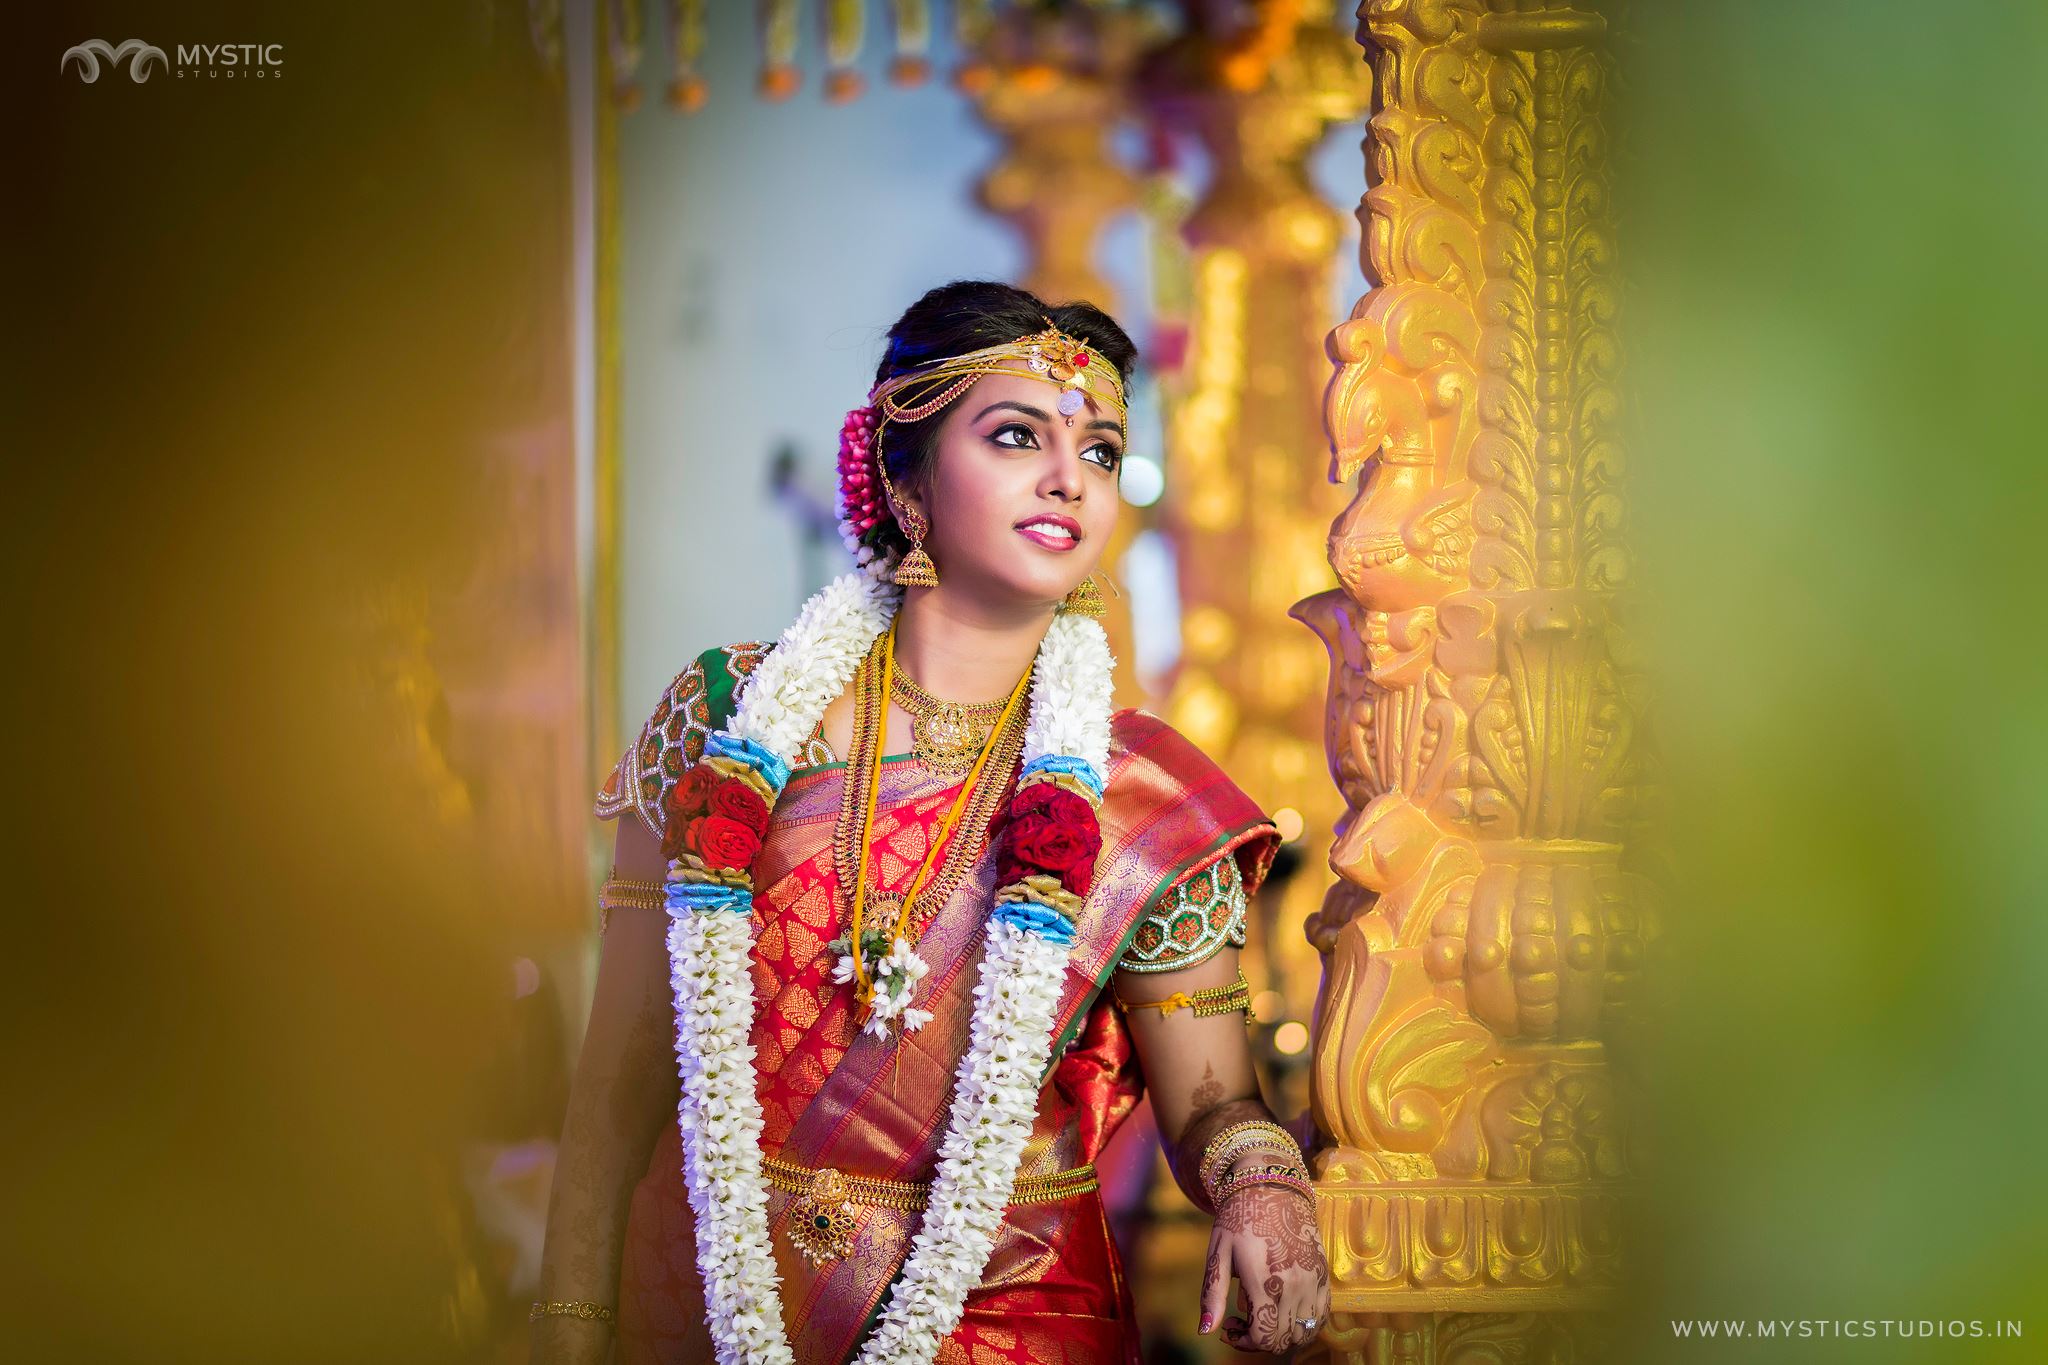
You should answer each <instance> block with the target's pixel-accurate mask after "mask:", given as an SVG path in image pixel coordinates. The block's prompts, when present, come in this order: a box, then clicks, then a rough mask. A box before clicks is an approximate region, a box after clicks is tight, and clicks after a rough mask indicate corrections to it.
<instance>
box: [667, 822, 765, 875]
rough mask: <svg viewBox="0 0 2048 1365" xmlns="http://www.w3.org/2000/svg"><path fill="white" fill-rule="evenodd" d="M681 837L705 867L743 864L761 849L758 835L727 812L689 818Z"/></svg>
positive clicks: (749, 862) (746, 865) (725, 866)
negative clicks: (694, 818) (690, 819)
mask: <svg viewBox="0 0 2048 1365" xmlns="http://www.w3.org/2000/svg"><path fill="white" fill-rule="evenodd" d="M683 839H684V842H685V843H686V844H688V845H689V849H690V852H692V853H694V854H696V855H697V856H698V857H699V858H702V859H703V860H704V866H706V867H708V868H745V867H748V866H751V865H752V863H753V861H754V855H755V854H756V853H759V852H760V851H761V836H760V835H758V834H756V833H755V832H754V831H753V830H751V829H749V828H748V827H747V826H746V825H744V824H742V823H740V822H739V821H738V820H735V819H733V818H732V817H731V816H729V815H706V816H702V817H700V818H698V819H696V820H693V821H692V822H690V824H689V826H688V829H687V832H686V833H685V834H684V836H683Z"/></svg>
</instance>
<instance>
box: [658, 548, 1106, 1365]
mask: <svg viewBox="0 0 2048 1365" xmlns="http://www.w3.org/2000/svg"><path fill="white" fill-rule="evenodd" d="M898 601H899V598H898V597H897V595H896V594H894V593H893V592H892V591H890V590H889V589H888V587H887V586H886V585H884V584H882V583H881V582H879V581H878V580H877V579H876V578H875V577H874V576H873V575H872V574H871V573H869V572H866V571H864V570H856V571H855V572H853V573H850V574H847V575H844V576H842V577H840V578H838V579H836V580H834V581H833V582H832V583H830V584H828V585H827V586H826V587H825V588H823V589H821V590H820V591H819V592H818V593H817V594H816V595H814V596H813V597H812V598H811V600H810V601H809V602H807V603H805V604H804V609H803V611H802V612H801V613H800V614H799V616H798V618H797V620H796V622H795V624H793V625H792V626H791V627H790V628H789V629H788V630H787V631H785V632H784V633H783V635H782V638H781V639H780V640H779V641H778V642H777V644H776V647H775V649H774V650H773V651H772V652H771V653H770V654H769V655H768V657H767V658H766V659H764V660H763V661H762V662H761V665H760V666H759V667H758V668H756V669H755V670H754V673H753V675H752V677H751V678H750V679H749V680H748V681H747V683H746V684H745V686H744V687H743V688H742V691H741V697H740V702H739V706H738V708H737V709H736V711H735V713H734V717H733V721H732V724H731V726H730V728H729V729H728V731H726V732H725V734H726V736H729V737H730V738H731V739H732V740H733V741H734V742H735V743H736V744H744V743H749V742H751V743H752V744H754V745H758V746H759V747H760V748H761V749H763V750H765V751H766V752H767V753H768V754H769V755H772V760H771V761H770V762H769V764H768V766H769V767H770V768H771V769H772V767H773V762H774V761H780V762H781V763H782V764H784V765H785V769H784V774H783V777H784V778H785V779H786V772H787V769H786V765H787V764H789V763H791V762H793V761H794V760H795V758H796V755H797V751H798V749H799V748H800V747H801V745H802V744H803V743H804V742H805V741H806V740H808V738H809V737H810V734H811V731H812V730H813V729H814V728H815V727H816V725H817V723H818V721H819V719H820V718H821V717H822V716H823V714H824V709H825V706H826V705H827V703H829V702H830V701H831V699H832V698H833V697H834V696H836V695H838V693H839V692H840V691H841V690H843V689H844V687H845V686H846V684H847V682H848V681H850V680H851V678H852V676H853V672H854V669H855V668H856V667H857V666H858V665H859V662H860V659H861V658H862V657H864V656H865V655H866V653H867V650H868V647H869V646H870V645H872V644H873V643H874V640H875V637H876V636H878V635H879V634H880V633H881V632H882V631H883V630H886V629H887V628H888V624H889V620H890V618H891V616H893V614H894V612H895V609H896V606H897V603H898ZM1034 667H1035V669H1036V677H1035V678H1034V680H1033V685H1032V693H1031V710H1030V715H1029V719H1028V722H1027V725H1026V729H1025V758H1026V760H1027V763H1028V762H1029V760H1031V759H1048V760H1055V761H1069V762H1075V763H1082V764H1085V765H1086V766H1087V768H1088V770H1089V775H1090V776H1092V777H1093V778H1094V784H1093V785H1094V789H1095V790H1096V791H1100V790H1101V786H1102V781H1103V779H1104V778H1105V777H1106V775H1107V771H1108V761H1109V715H1110V668H1111V659H1110V654H1109V645H1108V640H1107V638H1106V637H1104V635H1103V634H1102V629H1101V627H1100V626H1098V625H1096V624H1095V622H1093V621H1090V620H1086V619H1085V618H1077V617H1058V618H1055V620H1054V622H1053V624H1052V626H1051V627H1050V628H1049V629H1048V630H1047V632H1046V636H1045V639H1044V641H1043V642H1041V644H1040V645H1039V650H1038V655H1037V659H1036V662H1035V665H1034ZM720 740H721V736H714V737H713V740H712V743H711V746H710V747H711V749H712V750H713V751H718V750H720V747H721V746H720ZM756 770H757V771H759V770H760V769H759V768H757V769H756ZM771 785H775V786H778V787H779V785H780V781H779V780H776V779H772V778H771ZM670 872H671V878H670V880H671V887H670V896H669V903H670V906H671V909H670V912H669V913H670V914H671V916H673V917H674V918H673V920H672V923H671V925H670V929H669V940H668V941H669V956H670V965H671V973H670V977H671V985H672V987H673V989H674V991H675V1000H676V1057H677V1066H678V1073H679V1074H680V1076H681V1077H682V1080H683V1086H682V1097H681V1099H680V1101H679V1102H678V1107H677V1121H678V1125H679V1127H680V1128H681V1131H682V1138H683V1147H684V1153H685V1161H684V1173H685V1177H686V1180H687V1182H688V1186H689V1191H690V1205H691V1207H692V1209H693V1210H695V1211H696V1214H697V1228H698V1236H697V1265H698V1270H699V1272H700V1273H701V1274H702V1275H703V1278H704V1282H705V1302H706V1305H707V1308H708V1318H709V1326H710V1329H711V1335H712V1339H713V1341H714V1342H715V1343H716V1345H717V1349H718V1358H719V1360H720V1361H721V1362H723V1363H724V1365H739V1363H740V1362H754V1363H756V1365H784V1362H788V1361H790V1360H791V1359H792V1358H793V1357H792V1353H791V1351H790V1347H789V1343H788V1341H787V1339H786V1337H785V1335H784V1333H783V1331H782V1303H781V1294H780V1289H779V1286H778V1283H777V1276H776V1270H775V1258H774V1248H773V1246H772V1245H771V1243H770V1241H769V1232H768V1220H767V1185H766V1180H765V1177H764V1176H763V1174H762V1160H761V1148H760V1135H761V1132H762V1128H763V1120H762V1116H761V1105H760V1095H759V1090H758V1084H759V1082H758V1077H757V1076H756V1073H755V1068H754V1051H753V1047H752V1044H751V1043H750V1041H749V1038H748V1034H749V1030H750V1029H751V1027H752V1020H753V984H752V979H751V975H750V972H749V970H748V957H749V954H750V952H751V950H752V946H753V926H752V920H751V916H750V914H749V913H747V912H748V911H750V909H751V902H750V899H747V898H744V897H746V896H748V895H749V894H750V893H739V897H738V898H734V899H725V900H721V899H718V894H717V893H715V892H714V893H712V895H711V897H710V898H709V899H706V898H704V893H703V892H702V889H701V888H697V889H695V890H690V889H688V888H679V887H678V885H677V879H676V873H677V866H675V865H672V866H671V869H670ZM692 896H695V897H697V899H695V900H693V899H691V897H692ZM707 907H708V908H707ZM1017 910H1018V907H1015V906H1009V905H998V906H996V907H995V908H994V911H993V913H992V917H991V920H990V923H989V925H988V931H987V940H986V946H985V948H984V955H983V960H982V964H981V977H980V980H979V982H978V983H977V984H976V986H975V990H974V994H975V1007H974V1015H973V1020H972V1023H971V1025H970V1032H969V1039H968V1047H967V1051H966V1054H965V1055H964V1056H963V1057H962V1058H961V1061H960V1065H959V1068H958V1069H957V1071H956V1072H955V1084H954V1094H953V1102H952V1112H951V1114H950V1116H949V1118H948V1121H947V1126H946V1132H945V1135H944V1137H943V1138H942V1140H941V1142H940V1145H939V1163H938V1169H937V1171H936V1173H935V1175H934V1177H933V1180H932V1192H931V1197H930V1199H929V1201H928V1204H927V1207H926V1211H925V1215H924V1218H923V1221H922V1222H921V1223H920V1225H919V1230H918V1233H917V1236H916V1238H915V1239H914V1240H913V1242H912V1244H911V1249H910V1254H909V1256H908V1257H907V1258H906V1260H905V1262H904V1266H903V1271H902V1275H901V1278H900V1279H899V1281H898V1283H897V1285H896V1288H895V1292H894V1293H893V1294H892V1296H891V1298H890V1300H889V1305H888V1307H887V1308H886V1309H885V1310H884V1312H883V1314H882V1318H881V1321H880V1322H879V1323H877V1324H876V1328H875V1332H874V1334H873V1336H871V1337H870V1338H869V1340H868V1341H867V1343H866V1344H865V1346H864V1347H863V1349H862V1351H861V1353H860V1357H859V1359H860V1360H861V1361H862V1362H864V1365H883V1362H888V1365H897V1362H909V1363H910V1365H927V1363H928V1362H930V1361H931V1360H932V1359H933V1358H934V1357H935V1356H936V1355H937V1354H938V1348H939V1343H940V1342H941V1341H942V1340H943V1339H944V1338H945V1337H946V1336H948V1335H949V1334H950V1333H951V1332H952V1331H953V1329H954V1328H955V1327H956V1326H958V1325H959V1322H960V1316H961V1313H962V1312H963V1310H964V1308H965V1305H966V1300H967V1295H968V1293H969V1292H970V1291H971V1290H973V1288H974V1287H975V1286H976V1285H977V1284H979V1283H980V1280H981V1274H982V1271H983V1269H984V1268H985V1267H986V1266H987V1264H988V1257H989V1254H990V1252H991V1251H992V1249H993V1248H994V1245H995V1236H996V1231H997V1228H998V1227H999V1225H1000V1224H1001V1222H1002V1217H1003V1211H1004V1209H1005V1208H1007V1207H1008V1204H1009V1198H1010V1193H1011V1191H1012V1190H1013V1189H1014V1188H1015V1185H1016V1178H1017V1164H1018V1162H1019V1160H1020V1159H1021V1158H1022V1155H1023V1150H1024V1144H1025V1142H1026V1140H1027V1139H1028V1138H1029V1137H1030V1133H1031V1126H1032V1123H1033V1121H1034V1119H1035V1118H1036V1114H1037V1095H1038V1086H1039V1078H1040V1077H1041V1076H1042V1075H1043V1073H1044V1068H1045V1064H1046V1061H1047V1060H1048V1058H1049V1057H1050V1055H1051V1050H1052V1023H1053V1019H1054V1015H1055V1012H1056V1011H1057V1008H1058V1003H1059V997H1060V990H1061V988H1062V986H1063V984H1064V980H1065V972H1066V962H1067V953H1068V948H1069V946H1070V944H1071V941H1072V930H1071V927H1066V928H1064V930H1060V929H1056V928H1055V929H1048V928H1045V927H1042V926H1039V925H1036V924H1033V923H1029V922H1026V921H1024V920H1020V919H1018V918H1016V917H1015V915H1013V914H1012V912H1015V911H1017ZM897 947H898V950H899V951H900V953H901V954H902V956H903V959H904V961H903V964H902V965H904V966H905V967H907V966H908V963H909V959H910V958H912V957H914V956H915V954H914V953H913V952H911V950H910V945H909V944H908V943H899V944H898V945H897ZM920 965H921V964H920ZM896 974H898V973H896V972H895V971H893V970H892V972H891V975H896ZM903 974H904V975H908V973H907V972H905V973H903ZM907 984H908V985H909V986H910V987H911V988H913V989H914V987H915V985H916V981H915V980H914V979H912V980H910V981H909V982H908V983H907ZM909 999H910V995H909V993H908V992H905V993H904V994H903V998H902V999H901V1000H900V1001H893V1000H892V1004H893V1005H894V1006H895V1007H896V1008H897V1009H900V1010H902V1011H903V1013H904V1014H905V1017H906V1019H908V1018H910V1017H911V1016H923V1018H922V1019H919V1021H918V1022H923V1019H928V1018H929V1015H928V1014H927V1013H926V1012H925V1011H922V1010H912V1009H909V1008H908V1002H909Z"/></svg>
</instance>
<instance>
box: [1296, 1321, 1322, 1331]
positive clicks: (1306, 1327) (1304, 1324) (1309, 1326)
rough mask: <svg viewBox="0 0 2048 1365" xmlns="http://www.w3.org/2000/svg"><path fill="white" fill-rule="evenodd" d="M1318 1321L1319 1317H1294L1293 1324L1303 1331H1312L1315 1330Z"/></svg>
mask: <svg viewBox="0 0 2048 1365" xmlns="http://www.w3.org/2000/svg"><path fill="white" fill-rule="evenodd" d="M1320 1321H1321V1319H1320V1318H1296V1319H1295V1320H1294V1325H1295V1326H1296V1327H1299V1328H1301V1330H1302V1331H1304V1332H1313V1331H1315V1330H1316V1323H1318V1322H1320Z"/></svg>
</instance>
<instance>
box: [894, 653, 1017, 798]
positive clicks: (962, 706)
mask: <svg viewBox="0 0 2048 1365" xmlns="http://www.w3.org/2000/svg"><path fill="white" fill-rule="evenodd" d="M889 700H890V701H892V702H895V703H896V705H898V706H900V707H901V708H903V712H904V714H905V715H907V716H909V717H910V753H911V757H913V758H915V759H916V760H917V761H918V762H919V763H922V764H923V765H924V766H925V767H927V768H929V769H931V770H932V771H933V772H936V773H944V774H946V775H947V776H948V777H958V776H959V775H960V774H962V773H964V772H966V771H967V770H968V769H969V768H972V767H973V766H974V760H975V759H977V758H979V757H980V756H981V751H982V748H983V746H984V745H986V744H987V743H988V737H989V732H990V731H992V730H994V729H995V728H996V722H997V721H999V720H1001V719H1002V718H1003V706H1004V704H1005V703H1006V702H1007V701H1008V700H1009V699H1008V698H1007V697H998V698H997V699H996V700H994V701H984V702H973V703H968V702H959V701H945V700H942V699H941V698H938V697H935V696H933V695H932V694H931V693H929V692H927V691H925V690H924V689H923V688H922V687H919V686H918V685H917V684H916V683H914V682H912V681H911V680H910V679H908V678H906V677H904V676H903V674H902V673H900V672H892V673H891V674H890V676H889Z"/></svg>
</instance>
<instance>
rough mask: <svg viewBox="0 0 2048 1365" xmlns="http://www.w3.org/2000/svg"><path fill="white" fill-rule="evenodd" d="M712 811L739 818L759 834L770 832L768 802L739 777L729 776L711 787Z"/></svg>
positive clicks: (738, 819)
mask: <svg viewBox="0 0 2048 1365" xmlns="http://www.w3.org/2000/svg"><path fill="white" fill-rule="evenodd" d="M710 809H711V813H712V814H713V815H723V816H725V817H726V818H728V819H732V820H737V821H739V822H740V823H741V824H743V825H745V826H746V827H747V828H748V829H750V830H752V831H754V833H755V834H758V835H766V834H767V833H768V803H767V802H766V801H763V800H762V799H761V793H759V792H757V791H755V790H754V789H753V788H752V787H750V786H748V785H747V784H746V783H745V782H743V781H741V780H740V779H739V778H737V777H728V778H727V779H725V781H723V782H721V783H719V784H718V785H717V786H716V787H713V788H712V789H711V807H710Z"/></svg>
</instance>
